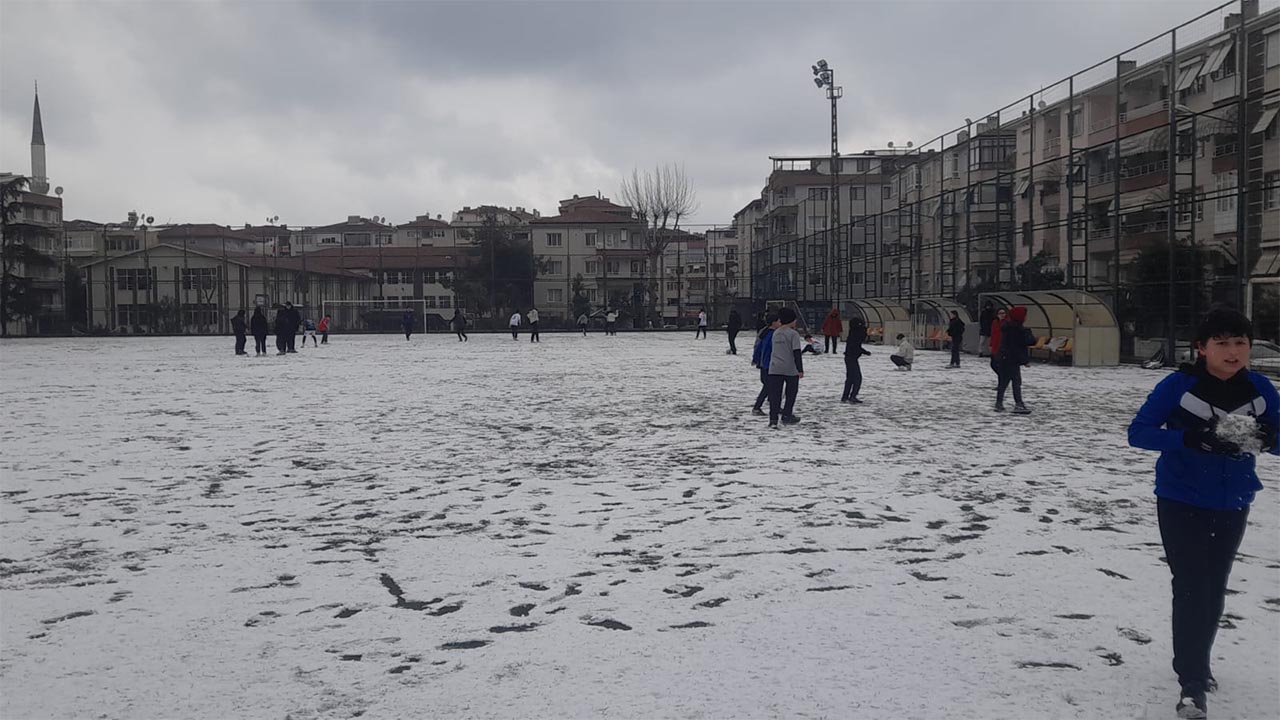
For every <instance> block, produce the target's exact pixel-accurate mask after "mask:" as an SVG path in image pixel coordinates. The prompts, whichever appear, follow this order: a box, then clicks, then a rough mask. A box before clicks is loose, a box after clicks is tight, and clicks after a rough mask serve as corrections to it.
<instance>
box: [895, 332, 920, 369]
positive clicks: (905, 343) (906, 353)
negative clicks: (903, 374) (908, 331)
mask: <svg viewBox="0 0 1280 720" xmlns="http://www.w3.org/2000/svg"><path fill="white" fill-rule="evenodd" d="M889 359H890V360H891V361H893V365H894V367H896V368H898V369H899V370H910V369H911V363H913V362H915V360H916V349H915V346H913V345H912V344H911V341H910V340H908V339H907V336H906V335H903V334H902V333H898V349H897V351H895V352H894V353H893V354H892V355H890V356H889Z"/></svg>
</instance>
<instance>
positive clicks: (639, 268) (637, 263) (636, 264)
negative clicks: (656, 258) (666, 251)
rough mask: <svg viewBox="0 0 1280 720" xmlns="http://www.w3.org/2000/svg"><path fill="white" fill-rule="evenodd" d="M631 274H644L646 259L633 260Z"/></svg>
mask: <svg viewBox="0 0 1280 720" xmlns="http://www.w3.org/2000/svg"><path fill="white" fill-rule="evenodd" d="M631 274H632V275H644V261H643V260H632V261H631Z"/></svg>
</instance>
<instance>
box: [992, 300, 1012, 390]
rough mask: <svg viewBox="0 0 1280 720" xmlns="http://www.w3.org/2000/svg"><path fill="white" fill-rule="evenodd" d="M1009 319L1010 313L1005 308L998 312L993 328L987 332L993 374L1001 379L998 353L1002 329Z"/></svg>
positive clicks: (993, 321)
mask: <svg viewBox="0 0 1280 720" xmlns="http://www.w3.org/2000/svg"><path fill="white" fill-rule="evenodd" d="M1008 319H1009V313H1008V312H1006V311H1005V309H1004V308H1000V309H999V310H997V311H996V314H995V319H994V320H992V321H991V328H990V330H989V331H988V332H987V349H988V350H990V352H991V372H993V373H995V374H996V378H997V379H998V378H999V377H1000V364H999V363H998V362H996V352H997V351H998V350H999V349H1000V328H1001V327H1003V326H1004V324H1005V322H1006V321H1007V320H1008Z"/></svg>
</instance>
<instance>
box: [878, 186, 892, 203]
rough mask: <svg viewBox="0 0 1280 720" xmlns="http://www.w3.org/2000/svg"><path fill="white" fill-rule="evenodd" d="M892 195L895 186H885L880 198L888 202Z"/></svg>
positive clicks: (881, 189) (882, 188) (881, 190)
mask: <svg viewBox="0 0 1280 720" xmlns="http://www.w3.org/2000/svg"><path fill="white" fill-rule="evenodd" d="M892 194H893V186H892V185H885V186H883V187H881V188H880V197H881V198H882V199H884V200H888V199H889V196H890V195H892Z"/></svg>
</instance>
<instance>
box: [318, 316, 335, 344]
mask: <svg viewBox="0 0 1280 720" xmlns="http://www.w3.org/2000/svg"><path fill="white" fill-rule="evenodd" d="M332 322H333V319H332V318H331V317H329V315H328V314H327V313H326V314H325V316H324V317H322V318H320V326H319V327H318V328H317V329H318V330H319V331H320V344H321V345H328V344H329V326H330V324H331V323H332Z"/></svg>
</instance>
